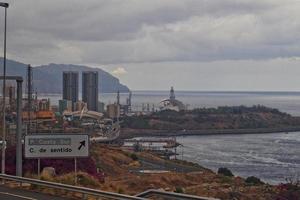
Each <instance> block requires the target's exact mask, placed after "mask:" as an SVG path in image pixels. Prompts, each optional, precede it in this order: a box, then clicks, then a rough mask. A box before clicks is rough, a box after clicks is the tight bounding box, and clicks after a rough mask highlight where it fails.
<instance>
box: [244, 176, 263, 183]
mask: <svg viewBox="0 0 300 200" xmlns="http://www.w3.org/2000/svg"><path fill="white" fill-rule="evenodd" d="M245 182H246V183H247V184H249V185H263V184H264V182H262V181H261V180H260V179H259V178H257V177H255V176H249V177H248V178H246V180H245Z"/></svg>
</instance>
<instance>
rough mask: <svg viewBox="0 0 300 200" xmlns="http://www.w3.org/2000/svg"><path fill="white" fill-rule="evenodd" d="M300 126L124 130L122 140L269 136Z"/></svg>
mask: <svg viewBox="0 0 300 200" xmlns="http://www.w3.org/2000/svg"><path fill="white" fill-rule="evenodd" d="M297 131H300V126H297V127H296V126H294V127H281V128H256V129H202V130H156V129H129V128H122V129H121V134H120V139H130V138H134V137H153V136H154V137H175V136H197V135H199V136H201V135H232V134H234V135H236V134H267V133H282V132H297Z"/></svg>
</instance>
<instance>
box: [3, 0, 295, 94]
mask: <svg viewBox="0 0 300 200" xmlns="http://www.w3.org/2000/svg"><path fill="white" fill-rule="evenodd" d="M1 1H4V0H1ZM6 2H8V3H10V7H9V8H8V33H7V35H8V38H7V57H8V59H13V60H17V61H20V62H24V63H27V64H32V65H41V64H48V63H58V64H60V63H62V64H84V65H88V66H93V67H99V68H102V69H104V70H106V71H108V72H110V73H112V74H113V75H115V76H116V77H118V78H119V79H120V81H121V82H122V83H124V84H126V85H127V86H128V87H129V88H131V89H132V90H168V89H169V88H170V86H174V87H175V89H176V90H197V91H212V90H214V91H223V90H230V91H245V90H247V91H266V90H271V91H300V78H299V76H300V12H299V10H300V1H299V0H284V1H283V0H151V1H150V0H84V1H82V0H81V1H78V0H51V1H46V0H7V1H6ZM3 30H4V9H3V8H0V38H3ZM0 45H1V46H0V52H3V40H0ZM0 56H2V55H1V54H0ZM100 78H101V77H100Z"/></svg>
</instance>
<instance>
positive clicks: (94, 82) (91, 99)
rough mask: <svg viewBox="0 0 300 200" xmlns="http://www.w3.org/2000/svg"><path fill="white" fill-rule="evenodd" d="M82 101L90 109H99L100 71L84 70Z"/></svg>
mask: <svg viewBox="0 0 300 200" xmlns="http://www.w3.org/2000/svg"><path fill="white" fill-rule="evenodd" d="M82 101H84V102H85V103H87V108H88V110H92V111H98V72H97V71H85V72H82Z"/></svg>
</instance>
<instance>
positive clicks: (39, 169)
mask: <svg viewBox="0 0 300 200" xmlns="http://www.w3.org/2000/svg"><path fill="white" fill-rule="evenodd" d="M38 179H41V159H40V158H38Z"/></svg>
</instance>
